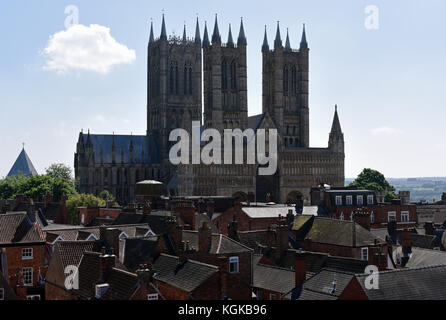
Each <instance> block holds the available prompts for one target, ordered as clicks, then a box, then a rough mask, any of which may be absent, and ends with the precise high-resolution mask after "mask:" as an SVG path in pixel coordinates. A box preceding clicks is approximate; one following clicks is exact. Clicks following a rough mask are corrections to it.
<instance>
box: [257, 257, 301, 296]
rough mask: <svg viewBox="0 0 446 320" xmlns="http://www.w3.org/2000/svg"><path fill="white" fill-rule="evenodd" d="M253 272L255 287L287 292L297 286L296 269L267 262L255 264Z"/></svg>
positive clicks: (282, 292)
mask: <svg viewBox="0 0 446 320" xmlns="http://www.w3.org/2000/svg"><path fill="white" fill-rule="evenodd" d="M253 273H254V274H253V287H255V288H262V289H266V290H270V291H274V292H279V293H281V294H285V293H288V292H290V291H291V290H293V289H294V287H295V283H296V280H295V273H294V270H290V269H285V268H280V267H276V266H269V265H265V264H254V266H253Z"/></svg>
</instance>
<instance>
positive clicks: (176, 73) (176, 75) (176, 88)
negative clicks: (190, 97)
mask: <svg viewBox="0 0 446 320" xmlns="http://www.w3.org/2000/svg"><path fill="white" fill-rule="evenodd" d="M175 94H178V66H175Z"/></svg>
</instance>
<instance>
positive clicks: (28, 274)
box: [22, 268, 33, 286]
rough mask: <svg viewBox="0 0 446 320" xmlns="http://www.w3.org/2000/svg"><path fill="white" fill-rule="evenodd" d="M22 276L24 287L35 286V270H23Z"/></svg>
mask: <svg viewBox="0 0 446 320" xmlns="http://www.w3.org/2000/svg"><path fill="white" fill-rule="evenodd" d="M22 276H23V285H24V286H32V285H33V268H23V269H22Z"/></svg>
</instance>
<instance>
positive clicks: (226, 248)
mask: <svg viewBox="0 0 446 320" xmlns="http://www.w3.org/2000/svg"><path fill="white" fill-rule="evenodd" d="M182 240H183V241H185V242H187V241H189V243H190V245H191V246H192V248H195V249H198V231H190V230H183V239H182ZM251 251H253V249H251V248H248V247H247V246H245V245H243V244H241V243H240V242H237V241H235V240H233V239H231V238H229V237H227V236H225V235H224V234H218V233H213V234H212V242H211V249H210V251H209V253H210V254H225V253H243V252H251Z"/></svg>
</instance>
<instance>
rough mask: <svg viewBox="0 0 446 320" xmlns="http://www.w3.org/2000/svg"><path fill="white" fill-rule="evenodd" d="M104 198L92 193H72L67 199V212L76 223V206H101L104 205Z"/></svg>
mask: <svg viewBox="0 0 446 320" xmlns="http://www.w3.org/2000/svg"><path fill="white" fill-rule="evenodd" d="M105 204H106V203H105V200H103V199H101V198H98V197H95V196H94V195H92V194H86V193H80V194H79V193H77V194H74V195H72V196H71V197H69V198H68V200H67V203H66V205H67V210H68V213H69V214H70V215H71V217H72V218H73V223H74V224H77V223H79V221H78V216H77V208H79V207H103V206H105Z"/></svg>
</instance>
